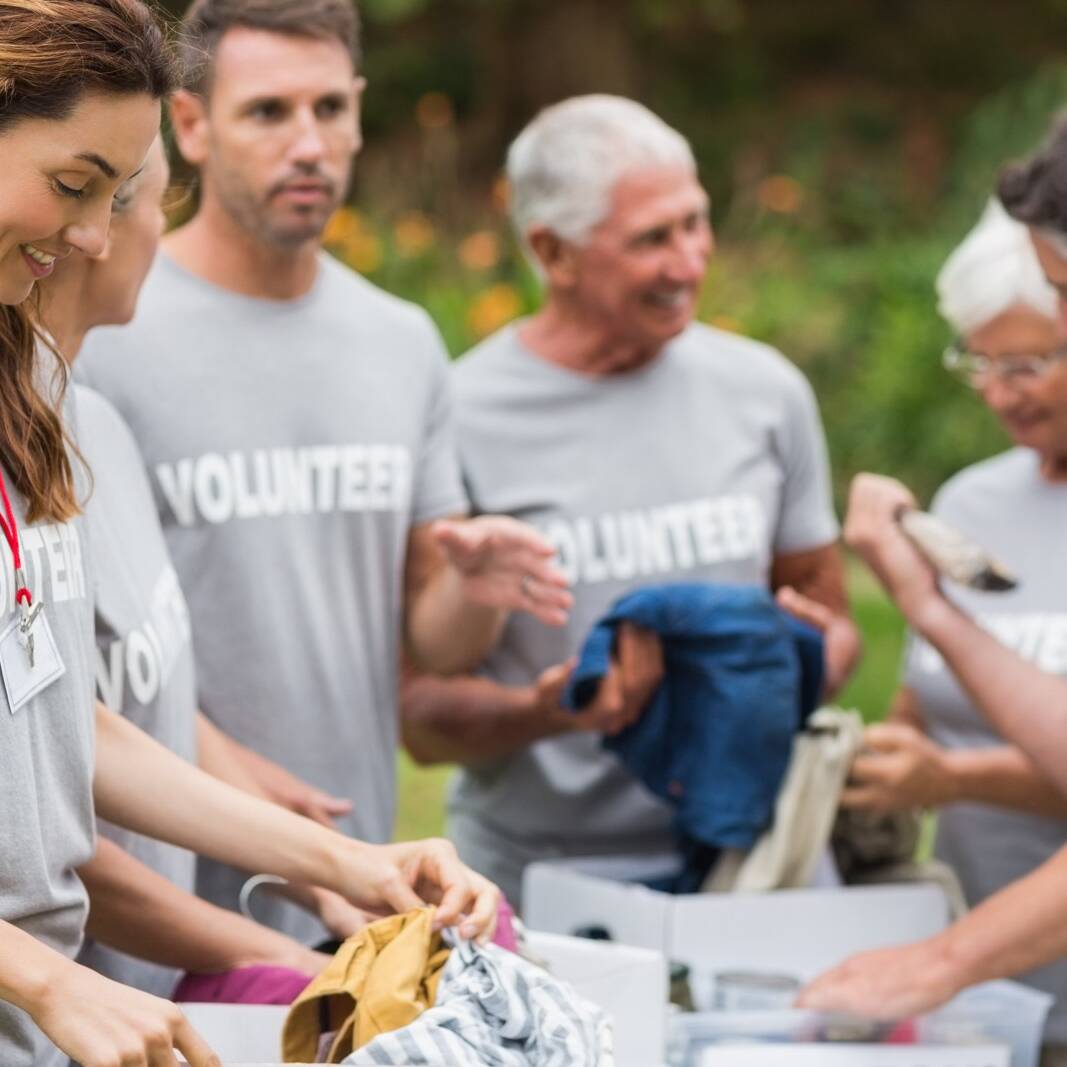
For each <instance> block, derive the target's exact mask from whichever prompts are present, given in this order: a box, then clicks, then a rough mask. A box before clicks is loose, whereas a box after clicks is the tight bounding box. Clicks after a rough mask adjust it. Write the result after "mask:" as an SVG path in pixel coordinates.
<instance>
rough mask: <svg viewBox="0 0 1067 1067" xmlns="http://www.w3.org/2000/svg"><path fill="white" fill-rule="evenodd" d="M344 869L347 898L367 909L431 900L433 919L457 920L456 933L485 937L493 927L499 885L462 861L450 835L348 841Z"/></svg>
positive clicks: (407, 906) (445, 922)
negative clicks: (446, 837) (377, 842)
mask: <svg viewBox="0 0 1067 1067" xmlns="http://www.w3.org/2000/svg"><path fill="white" fill-rule="evenodd" d="M346 874H347V881H348V884H349V885H351V886H352V891H351V892H349V893H348V894H347V895H348V897H349V899H350V900H351V901H352V902H353V903H354V904H356V905H358V906H359V907H361V908H366V909H367V910H368V911H372V912H376V913H390V912H405V911H410V910H411V909H412V908H418V907H422V906H423V905H424V904H436V905H437V919H436V921H437V925H438V926H439V927H446V926H458V927H459V933H460V936H461V937H470V938H477V939H478V940H479V941H482V942H484V941H488V940H489V939H490V938H491V937H492V936H493V932H494V930H495V929H496V916H497V907H498V905H499V903H500V890H499V889H497V887H496V886H495V885H493V883H492V882H490V881H489V880H488V879H487V878H483V877H482V876H481V875H480V874H478V873H477V872H476V871H472V870H471V869H470V868H469V867H468V866H466V864H464V863H462V862H461V861H460V858H459V856H458V854H457V853H456V849H455V846H453V844H452V843H451V842H450V841H445V840H443V839H441V838H429V839H427V840H425V841H405V842H399V843H396V844H392V845H366V844H362V843H361V842H352V848H351V850H350V852H349V853H348V863H347V864H346Z"/></svg>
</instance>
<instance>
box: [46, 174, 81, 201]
mask: <svg viewBox="0 0 1067 1067" xmlns="http://www.w3.org/2000/svg"><path fill="white" fill-rule="evenodd" d="M52 185H53V186H54V188H55V190H56V192H57V193H59V195H60V196H69V197H70V198H71V199H72V200H81V199H82V198H83V197H84V196H85V192H86V189H87V188H88V187H87V186H85V187H83V188H81V189H72V188H71V187H70V186H69V185H66V184H65V183H64V182H61V181H60V180H59V179H58V178H53V179H52Z"/></svg>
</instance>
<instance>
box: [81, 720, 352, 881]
mask: <svg viewBox="0 0 1067 1067" xmlns="http://www.w3.org/2000/svg"><path fill="white" fill-rule="evenodd" d="M96 722H97V744H96V774H95V778H94V782H93V793H94V797H95V800H96V807H97V812H98V814H99V815H100V816H101V818H104V819H107V820H108V821H109V822H113V823H115V824H116V825H118V826H125V827H126V828H127V829H130V830H134V831H135V832H137V833H141V834H145V835H147V836H148V837H155V838H158V839H159V840H162V841H168V842H170V843H171V844H174V845H179V846H180V847H182V848H188V849H191V850H192V851H194V852H197V853H199V854H201V855H203V856H207V857H209V858H211V859H215V860H219V861H220V862H223V863H228V864H231V865H233V866H235V867H243V868H245V869H246V870H249V871H266V872H269V873H271V874H277V875H280V876H281V877H283V878H288V879H290V880H291V881H301V882H311V883H313V884H315V885H321V886H325V887H326V888H329V889H333V890H336V891H337V892H342V893H343V892H346V891H347V892H350V891H351V889H352V887H351V886H349V885H346V884H345V872H344V871H342V870H341V869H340V868H341V863H340V862H339V853H340V852H342V851H347V850H351V849H353V848H356V849H358V848H360V847H363V846H361V844H360V843H359V842H356V841H353V840H351V839H349V838H344V837H342V836H341V835H340V834H337V833H335V832H333V831H330V830H327V829H325V828H324V827H322V826H319V825H318V824H316V823H314V822H312V821H311V820H310V819H305V818H303V817H301V816H299V815H294V814H293V813H292V812H289V811H286V810H285V809H284V808H280V807H278V806H276V805H274V804H271V803H269V802H267V801H265V800H261V799H259V798H257V797H253V796H250V795H249V794H247V793H244V792H242V791H241V790H239V789H235V788H234V787H233V786H230V785H227V784H226V783H224V782H220V781H218V780H217V779H215V778H213V777H212V776H211V775H209V774H205V773H204V772H203V771H201V770H200V769H199V768H198V767H194V766H193V765H192V764H190V763H186V762H185V761H184V760H182V759H179V758H178V757H177V756H175V755H174V754H173V753H172V752H170V751H168V750H167V749H166V748H164V747H163V746H162V745H160V744H158V743H157V742H155V741H153V740H152V738H150V737H149V736H148V735H147V734H145V733H143V732H142V731H141V730H138V729H137V727H135V726H133V725H132V724H131V723H129V722H127V721H126V720H125V719H123V718H122V717H121V716H119V715H116V714H114V713H113V712H110V711H108V710H107V709H106V708H104V707H103V706H102V705H100V704H98V705H97V709H96Z"/></svg>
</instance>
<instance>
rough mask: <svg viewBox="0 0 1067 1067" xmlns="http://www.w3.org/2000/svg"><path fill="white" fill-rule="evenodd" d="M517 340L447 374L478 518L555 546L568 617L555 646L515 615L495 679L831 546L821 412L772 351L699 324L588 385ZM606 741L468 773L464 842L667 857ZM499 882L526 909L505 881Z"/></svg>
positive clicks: (461, 816) (547, 851) (539, 851)
mask: <svg viewBox="0 0 1067 1067" xmlns="http://www.w3.org/2000/svg"><path fill="white" fill-rule="evenodd" d="M520 327H521V324H517V325H512V326H509V327H506V328H505V329H504V330H502V331H501V332H499V333H498V334H496V335H495V336H493V337H491V338H490V339H489V340H488V341H486V342H484V343H483V344H481V345H480V346H478V347H477V348H475V349H474V350H473V351H472V352H471V353H470V354H469V355H468V356H466V357H465V358H464V359H462V360H460V361H459V363H458V364H457V365H456V367H455V370H454V375H455V383H456V412H457V416H456V419H457V427H458V434H459V443H460V458H461V462H462V465H463V471H464V476H465V478H466V481H467V487H468V492H469V495H470V498H471V502H472V506H473V507H474V509H475V510H476V511H479V512H502V513H506V514H510V515H514V516H517V517H518V518H520V519H525V520H527V521H529V522H532V523H533V524H534V525H535V526H537V528H538V529H540V530H541V531H542V533H544V534H545V535H546V536H547V538H548V539H549V540H550V541H551V542H552V543H553V544H554V545H555V546H556V549H557V552H558V562H559V564H560V566H561V568H562V570H563V571H564V572H565V573H566V574H567V575H568V576H569V578H570V579H571V581H572V582H573V583H574V585H573V591H574V596H575V606H574V610H573V612H572V614H571V618H570V621H569V623H568V624H567V626H566V627H564V628H562V629H558V630H556V629H550V628H548V627H545V626H543V625H541V624H540V623H538V622H537V621H536V620H534V619H533V618H531V617H529V616H527V615H516V616H514V617H513V618H512V619H511V620H510V621H509V623H508V626H507V628H506V630H505V633H504V635H503V639H502V641H501V643H500V645H499V647H498V648H497V650H496V651H495V652H494V653H493V655H492V656H491V658H490V660H489V662H488V672H489V674H490V675H491V676H492V677H493V678H495V679H497V680H498V681H500V682H503V683H505V684H508V685H528V684H529V683H531V682H533V681H534V680H535V679H536V678H537V676H538V674H539V673H540V672H541V671H543V670H544V669H545V668H547V667H549V666H551V665H553V664H556V663H560V662H562V661H564V660H565V659H567V657H568V656H571V655H573V654H575V653H576V652H577V651H578V650H579V648H580V647H581V644H582V641H583V640H584V638H585V636H586V634H587V633H588V631H589V629H590V628H591V627H592V625H593V624H594V623H595V622H596V621H597V620H598V619H599V618H600V617H601V616H602V615H603V614H604V613H605V612H606V611H607V609H608V608H609V607H610V605H611V604H612V602H613V601H614V600H616V599H617V598H618V597H619V596H621V595H622V594H623V593H624V592H627V591H628V590H631V589H634V588H636V587H639V586H643V585H651V584H657V583H662V582H671V581H708V582H729V583H760V584H763V583H766V582H767V581H768V576H769V572H770V566H771V562H772V559H773V558H774V557H775V556H776V555H779V554H783V553H789V552H798V551H802V550H806V549H812V548H816V547H819V546H822V545H826V544H828V543H830V542H832V541H834V539H835V538H836V536H837V524H836V521H835V519H834V515H833V511H832V506H831V503H830V488H829V470H828V464H827V458H826V448H825V443H824V440H823V434H822V429H821V426H820V423H819V417H818V411H817V408H816V404H815V400H814V397H813V395H812V392H811V389H810V388H809V386H808V384H807V382H806V381H805V379H804V377H803V376H802V375H801V373H800V372H799V371H798V370H797V369H796V368H795V367H794V366H793V365H791V364H790V363H788V362H787V361H786V360H785V359H784V358H783V357H782V356H781V355H779V354H778V353H777V352H775V351H774V350H772V349H770V348H768V347H766V346H765V345H762V344H758V343H756V342H754V341H750V340H746V339H744V338H741V337H738V336H735V335H733V334H729V333H724V332H722V331H719V330H714V329H711V328H709V327H707V326H702V325H692V326H690V327H689V328H688V329H687V330H686V331H685V332H684V333H683V334H682V335H681V336H679V337H678V338H677V339H675V340H674V341H672V342H671V343H670V344H669V345H667V346H666V347H665V349H664V350H663V352H662V354H661V355H660V356H659V357H658V358H657V359H656V360H655V361H654V362H653V363H651V364H650V365H648V366H647V367H645V368H643V369H640V370H637V371H633V372H631V373H626V374H620V375H617V376H612V377H607V378H600V379H593V378H590V377H587V376H583V375H579V374H576V373H573V372H571V371H568V370H565V369H562V368H560V367H557V366H555V365H553V364H550V363H548V362H546V361H545V360H543V359H541V358H539V357H537V356H535V355H534V354H532V353H531V352H530V351H528V350H527V349H526V348H525V347H524V346H523V344H522V342H521V340H520V338H519V329H520ZM600 740H601V739H600V737H599V736H593V735H590V734H575V735H572V736H568V737H565V738H553V739H549V740H545V741H541V742H539V743H538V744H535V745H533V746H531V747H530V748H529V749H527V750H525V751H523V752H521V753H519V754H518V755H516V756H514V757H512V758H510V759H506V760H502V761H499V762H494V763H492V764H489V765H479V766H477V767H470V768H467V769H466V770H465V771H464V772H462V773H461V775H460V777H459V779H458V782H457V784H456V787H455V789H454V792H453V795H452V799H451V812H452V817H453V818H452V827H453V829H454V831H455V832H456V838H457V841H458V842H459V843H461V844H464V843H465V842H466V841H467V840H468V839H469V838H471V837H472V836H476V837H478V838H479V839H480V841H481V842H482V845H480V846H478V847H475V846H473V845H472V847H471V849H470V851H471V854H472V856H477V858H478V860H479V862H481V863H483V864H486V863H487V860H486V859H485V853H484V851H483V849H484V848H485V847H488V850H489V851H492V850H493V849H494V848H499V850H501V851H502V852H511V853H513V854H514V853H516V850H518V851H520V852H522V853H523V858H524V859H527V860H528V859H529V858H532V857H533V856H536V855H545V856H549V855H556V854H571V855H575V854H582V853H587V852H592V851H606V850H607V851H612V852H620V853H623V852H644V851H649V850H657V849H662V848H664V847H669V846H670V836H669V825H670V816H669V812H668V809H667V808H666V806H665V805H663V804H662V803H660V802H659V801H658V800H656V799H655V798H654V797H653V796H652V795H651V794H650V793H649V792H648V791H646V790H645V789H644V788H643V787H642V786H640V785H639V784H637V783H636V782H635V781H634V780H633V779H631V778H630V776H629V775H628V774H627V773H626V772H625V771H624V770H623V769H622V767H621V765H620V764H619V763H618V762H617V761H616V759H615V757H614V756H612V755H610V754H608V753H605V752H603V751H602V750H601V747H600ZM494 840H495V844H494V843H493V842H494ZM486 841H489V842H490V844H489V845H488V846H485V842H486ZM487 873H489V874H490V875H493V876H499V877H501V878H503V880H504V882H505V887H506V888H507V889H508V890H509V891H510V892H512V893H514V892H515V889H516V887H515V884H514V876H510V877H509V876H508V874H507V872H506V871H505V870H504V868H503V867H494V869H492V870H490V871H488V872H487Z"/></svg>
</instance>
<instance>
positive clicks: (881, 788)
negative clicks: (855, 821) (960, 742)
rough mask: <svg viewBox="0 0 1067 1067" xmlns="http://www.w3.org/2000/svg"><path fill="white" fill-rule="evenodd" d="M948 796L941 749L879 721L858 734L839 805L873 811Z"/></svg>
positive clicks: (948, 774)
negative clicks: (861, 740) (860, 744)
mask: <svg viewBox="0 0 1067 1067" xmlns="http://www.w3.org/2000/svg"><path fill="white" fill-rule="evenodd" d="M953 799H955V798H954V790H953V778H952V771H951V768H950V766H949V764H948V762H947V761H946V759H945V754H944V751H943V750H942V749H941V748H939V747H938V746H937V745H935V744H934V743H933V742H932V741H931V740H930V739H929V738H928V737H926V736H925V735H924V734H922V733H920V732H919V731H918V730H916V729H915V728H914V727H913V726H907V725H905V724H904V723H880V724H878V725H876V726H869V727H868V728H867V731H866V733H865V734H864V747H863V751H861V752H860V754H859V755H858V756H857V757H856V759H855V760H854V761H853V764H852V770H851V772H850V774H849V780H848V785H847V786H846V788H845V790H844V791H843V793H842V794H841V805H842V807H846V808H860V809H864V810H867V811H874V812H890V811H899V810H901V809H910V808H933V807H940V806H941V805H943V804H948V803H950V802H951V801H952V800H953Z"/></svg>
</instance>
